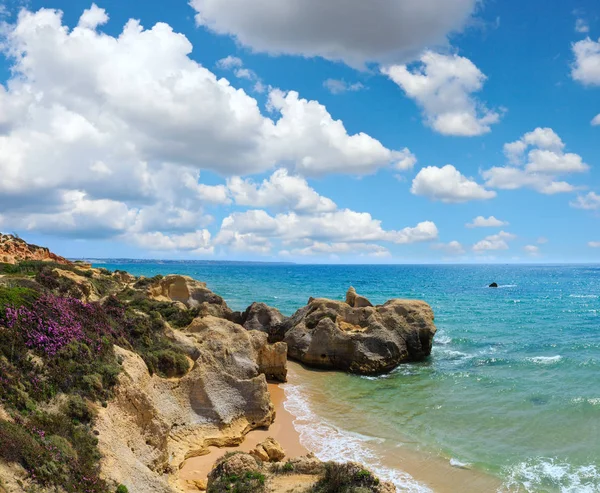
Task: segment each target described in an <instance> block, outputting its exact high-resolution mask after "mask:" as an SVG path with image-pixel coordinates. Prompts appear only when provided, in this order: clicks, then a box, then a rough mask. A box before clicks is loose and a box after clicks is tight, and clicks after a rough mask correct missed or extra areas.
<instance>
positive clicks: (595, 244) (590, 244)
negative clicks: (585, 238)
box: [588, 241, 600, 248]
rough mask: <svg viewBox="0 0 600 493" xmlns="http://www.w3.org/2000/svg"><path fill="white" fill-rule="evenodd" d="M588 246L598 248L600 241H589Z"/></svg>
mask: <svg viewBox="0 0 600 493" xmlns="http://www.w3.org/2000/svg"><path fill="white" fill-rule="evenodd" d="M588 246H589V247H590V248H600V241H590V242H589V243H588Z"/></svg>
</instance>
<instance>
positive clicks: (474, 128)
mask: <svg viewBox="0 0 600 493" xmlns="http://www.w3.org/2000/svg"><path fill="white" fill-rule="evenodd" d="M382 72H383V73H384V74H386V75H387V76H388V77H389V78H390V79H392V80H393V81H394V82H395V83H396V84H398V85H399V86H400V87H401V88H402V89H403V90H404V92H405V93H406V95H407V96H408V97H410V98H412V99H414V100H415V101H416V102H417V104H418V105H419V106H421V107H422V108H423V114H424V116H425V120H426V123H427V124H428V125H429V126H430V127H431V128H433V129H434V130H435V131H436V132H439V133H441V134H443V135H458V136H463V137H472V136H475V135H482V134H485V133H488V132H490V131H491V128H490V125H492V124H494V123H498V122H499V121H500V114H499V113H498V112H496V111H492V110H489V109H488V108H486V106H485V105H484V104H483V103H482V102H481V101H479V100H477V99H476V98H475V97H474V96H473V93H476V92H479V91H481V89H482V88H483V84H484V82H485V80H486V76H485V75H484V74H483V73H482V72H481V70H479V69H478V68H477V67H476V66H475V64H474V63H473V62H471V60H469V59H468V58H465V57H461V56H458V55H442V54H439V53H434V52H432V51H426V52H425V53H424V54H423V55H422V56H421V58H420V62H419V63H418V64H417V66H416V67H415V68H414V69H411V68H410V67H409V66H407V65H392V66H388V67H384V68H383V69H382Z"/></svg>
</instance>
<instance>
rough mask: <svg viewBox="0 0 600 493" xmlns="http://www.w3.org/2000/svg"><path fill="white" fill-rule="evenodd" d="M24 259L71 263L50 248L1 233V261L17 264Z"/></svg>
mask: <svg viewBox="0 0 600 493" xmlns="http://www.w3.org/2000/svg"><path fill="white" fill-rule="evenodd" d="M23 260H38V261H42V262H56V263H58V264H63V265H67V264H70V263H71V262H69V261H68V260H67V259H66V258H63V257H61V256H59V255H56V254H54V253H52V252H51V251H50V250H49V249H48V248H45V247H40V246H37V245H31V244H29V243H27V242H26V241H24V240H22V239H21V238H17V237H16V236H13V235H6V234H2V233H0V262H3V263H5V264H16V263H17V262H22V261H23Z"/></svg>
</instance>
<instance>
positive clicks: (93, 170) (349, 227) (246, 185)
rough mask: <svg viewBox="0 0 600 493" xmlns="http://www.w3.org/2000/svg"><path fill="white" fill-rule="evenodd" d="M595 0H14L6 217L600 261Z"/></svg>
mask: <svg viewBox="0 0 600 493" xmlns="http://www.w3.org/2000/svg"><path fill="white" fill-rule="evenodd" d="M598 166H600V6H599V5H598V3H597V1H594V0H581V1H578V0H577V1H571V2H564V1H558V0H544V1H542V0H530V1H528V2H522V1H516V0H505V1H498V0H419V1H415V0H380V1H378V2H367V3H365V2H364V1H362V0H329V1H328V2H322V1H321V0H255V1H254V2H252V8H251V9H250V8H249V7H248V2H247V1H245V0H191V1H190V2H186V1H185V0H182V1H180V0H172V1H170V2H164V1H159V0H148V1H146V2H123V1H116V0H105V1H103V0H99V1H98V3H97V4H92V3H90V2H89V1H80V0H68V1H67V0H56V1H53V2H47V1H37V0H30V1H22V0H0V231H3V232H5V233H17V234H18V235H20V236H21V237H22V238H24V239H26V240H28V241H30V242H33V243H37V244H43V245H46V246H48V247H50V248H51V249H52V250H53V251H55V252H57V253H59V254H62V255H64V256H67V257H72V258H83V257H85V258H153V259H157V258H164V259H203V260H204V259H208V260H211V259H212V260H259V261H292V262H300V263H513V262H517V263H538V262H539V263H556V262H586V263H591V262H599V261H600V171H599V170H598Z"/></svg>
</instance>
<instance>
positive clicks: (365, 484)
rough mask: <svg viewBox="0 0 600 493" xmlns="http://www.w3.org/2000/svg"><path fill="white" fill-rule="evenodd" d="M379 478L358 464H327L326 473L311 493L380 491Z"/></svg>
mask: <svg viewBox="0 0 600 493" xmlns="http://www.w3.org/2000/svg"><path fill="white" fill-rule="evenodd" d="M379 484H380V482H379V479H378V478H376V477H375V476H374V475H373V474H371V472H370V471H367V470H366V469H363V468H362V467H360V466H359V465H358V464H354V463H352V462H348V463H345V464H338V463H337V462H328V463H326V464H325V474H324V475H323V477H322V478H321V479H320V480H319V481H318V482H317V484H316V485H315V486H314V487H313V489H312V490H311V493H363V492H377V491H379Z"/></svg>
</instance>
